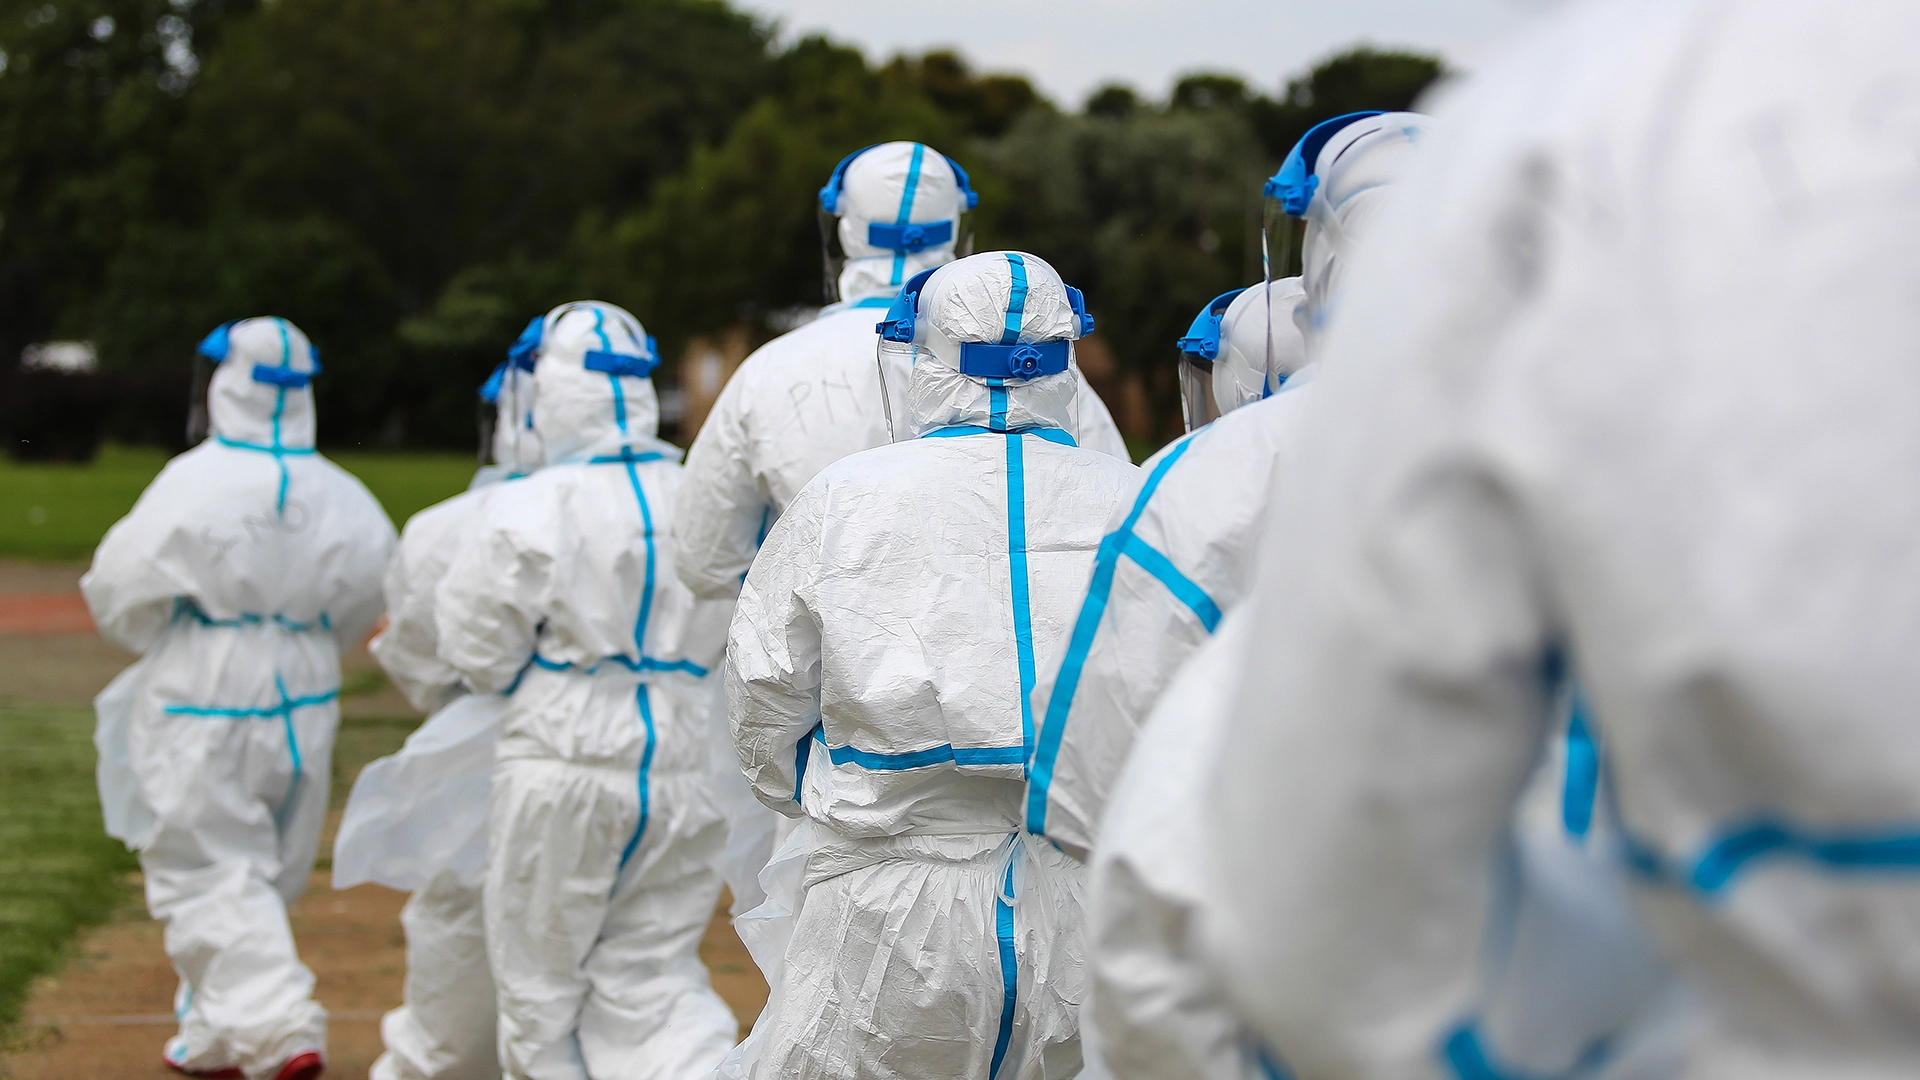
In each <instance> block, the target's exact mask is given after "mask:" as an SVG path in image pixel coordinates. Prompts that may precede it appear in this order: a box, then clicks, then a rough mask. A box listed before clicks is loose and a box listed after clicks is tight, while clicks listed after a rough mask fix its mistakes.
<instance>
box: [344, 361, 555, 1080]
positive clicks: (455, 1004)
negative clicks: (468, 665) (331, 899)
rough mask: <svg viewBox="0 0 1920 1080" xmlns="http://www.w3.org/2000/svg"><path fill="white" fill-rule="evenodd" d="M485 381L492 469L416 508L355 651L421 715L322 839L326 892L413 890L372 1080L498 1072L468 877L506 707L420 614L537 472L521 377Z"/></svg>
mask: <svg viewBox="0 0 1920 1080" xmlns="http://www.w3.org/2000/svg"><path fill="white" fill-rule="evenodd" d="M499 379H500V381H499V386H498V388H497V397H496V398H495V405H496V406H497V409H498V420H497V422H496V423H495V425H494V429H493V463H492V464H490V465H487V466H485V467H483V468H482V469H481V470H480V471H479V472H478V473H476V475H475V477H474V486H473V487H472V488H471V489H470V490H468V491H466V492H463V493H461V494H459V495H456V496H454V497H453V498H451V499H448V500H446V501H445V502H441V503H439V504H436V505H434V506H430V507H428V508H427V509H425V510H422V511H420V512H419V513H417V514H415V515H414V516H413V517H412V518H411V519H409V520H408V522H407V525H406V528H405V529H403V530H401V534H400V545H399V548H398V549H397V550H396V551H395V552H394V557H393V561H392V563H390V564H389V565H388V567H387V575H386V587H385V591H386V598H387V625H386V627H385V629H383V630H382V631H381V632H380V633H379V634H378V635H377V636H375V637H374V639H373V641H372V642H371V643H370V644H369V646H368V647H369V648H370V649H371V650H372V652H373V655H374V656H375V658H376V659H378V660H379V661H380V664H381V666H382V667H383V668H385V669H386V671H387V674H388V675H389V676H390V677H391V678H392V679H393V682H394V685H396V686H398V687H399V688H400V689H401V690H402V691H404V692H405V693H406V695H407V697H408V699H409V700H411V701H412V702H413V704H414V705H415V706H416V707H418V708H421V709H428V710H432V715H431V716H429V717H428V718H427V721H426V722H425V723H424V724H422V725H420V727H419V728H418V729H417V730H416V731H414V733H413V734H412V735H410V736H408V738H407V742H406V745H405V746H404V747H402V748H401V750H400V752H399V753H397V754H392V755H389V756H387V757H384V758H381V759H379V760H378V761H374V762H372V763H370V764H368V765H367V766H366V767H365V768H364V769H362V770H361V771H360V775H359V777H358V778H356V779H355V781H354V785H353V792H352V794H351V795H350V796H349V797H348V799H347V807H346V811H345V813H344V814H343V815H342V816H341V819H340V827H339V830H338V832H337V833H336V834H335V838H334V846H333V885H334V888H336V889H344V888H350V887H352V886H354V885H357V884H360V883H362V882H367V881H374V882H378V883H380V884H382V885H385V886H387V887H388V888H391V889H399V890H402V891H406V892H411V893H413V896H412V897H411V898H409V899H408V901H407V906H406V908H405V909H404V910H403V911H402V912H401V913H400V922H401V925H402V927H403V928H404V929H405V931H406V937H407V981H406V985H405V1000H404V1001H403V1003H402V1004H401V1005H400V1007H399V1008H397V1009H393V1010H391V1011H390V1012H388V1013H387V1015H386V1016H385V1017H384V1018H383V1019H382V1020H381V1024H380V1034H381V1040H382V1042H383V1043H384V1044H385V1047H386V1050H385V1053H383V1054H382V1055H381V1056H380V1058H379V1059H378V1060H376V1061H375V1062H374V1063H373V1069H372V1072H371V1074H370V1075H371V1077H372V1080H468V1078H473V1080H484V1078H487V1077H494V1076H498V1075H500V1067H499V1052H498V1049H497V1047H496V1026H495V1015H496V1011H497V1010H496V1006H495V1003H494V994H493V972H492V969H491V968H490V967H489V965H488V962H487V942H486V934H485V929H486V927H485V921H484V919H483V917H482V915H481V888H480V884H481V881H480V879H481V874H482V872H483V869H484V866H485V862H486V854H487V829H486V825H487V791H488V778H489V776H490V775H491V773H492V771H493V759H494V744H495V742H496V741H497V740H498V738H499V734H500V724H501V721H502V719H503V718H504V717H505V715H506V709H507V702H506V699H505V698H503V697H501V696H499V695H497V694H467V693H466V692H465V689H464V687H463V686H462V685H461V684H460V676H459V673H458V672H456V671H455V670H454V669H453V667H452V666H451V665H449V664H447V663H446V662H445V661H443V660H441V659H440V658H439V655H438V650H439V643H440V635H439V629H438V625H437V623H436V621H435V618H434V609H433V600H434V595H435V590H436V589H437V587H438V586H439V584H440V580H441V578H442V577H444V576H445V575H446V571H447V567H448V566H449V565H450V564H451V562H452V560H453V557H454V555H455V554H456V553H457V552H458V551H459V547H460V544H461V543H462V542H463V541H464V540H465V539H466V538H467V537H468V536H469V535H471V533H472V532H473V531H474V529H475V528H476V527H477V525H478V524H479V520H480V517H481V513H482V509H483V507H484V506H485V500H486V499H487V497H488V496H489V495H490V494H491V492H492V491H494V490H496V485H497V484H498V483H499V482H501V481H502V480H505V479H507V478H509V477H519V476H524V475H526V474H527V473H530V472H532V471H533V470H534V469H537V468H539V467H540V463H541V460H542V450H541V445H540V441H539V437H538V434H537V433H536V432H535V431H534V430H533V427H532V419H533V416H532V407H533V374H532V372H530V371H526V370H524V369H522V368H519V367H517V366H513V365H511V364H509V365H506V366H504V367H503V368H502V370H501V372H500V376H499ZM443 702H444V704H441V703H443ZM436 706H438V707H437V708H436Z"/></svg>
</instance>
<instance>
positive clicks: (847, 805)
mask: <svg viewBox="0 0 1920 1080" xmlns="http://www.w3.org/2000/svg"><path fill="white" fill-rule="evenodd" d="M919 319H920V322H921V323H923V324H927V325H929V326H930V327H931V328H932V332H933V333H937V334H938V335H941V336H942V337H943V339H944V340H945V341H946V342H947V345H946V346H945V347H944V348H941V347H937V346H919V347H916V351H917V353H918V356H917V360H916V361H915V362H914V364H913V370H912V376H911V383H910V385H909V387H908V393H907V401H908V404H907V409H906V412H905V414H904V415H903V416H901V417H900V419H902V420H903V421H905V422H906V424H907V425H910V426H909V427H908V428H907V430H906V431H905V432H903V434H912V435H917V436H922V437H918V438H913V439H911V440H910V441H908V442H904V443H901V444H899V445H893V446H884V447H880V448H878V449H874V450H869V451H866V452H864V453H860V454H856V455H854V456H852V457H849V458H846V459H844V460H842V461H840V462H838V463H836V464H834V465H832V466H829V467H828V468H827V469H825V470H824V471H822V472H821V473H820V475H819V476H817V477H815V478H814V480H813V481H812V482H811V483H809V484H808V485H807V487H806V488H805V489H804V490H803V491H802V492H801V493H800V495H799V497H798V498H796V499H795V500H794V502H793V503H792V504H791V505H790V506H789V507H788V508H787V513H786V514H785V515H783V516H782V517H781V519H780V521H779V523H778V524H777V525H775V526H774V529H773V531H772V532H771V533H770V534H769V535H768V537H767V542H766V545H765V547H764V548H763V552H762V555H761V557H760V558H759V559H757V560H755V562H754V565H753V569H752V570H751V571H750V572H749V574H748V576H747V581H746V585H745V587H744V589H743V590H742V592H741V598H740V603H739V606H738V608H737V610H736V612H735V616H734V622H733V629H732V633H731V635H730V639H729V653H728V655H729V660H728V674H727V697H728V706H729V714H730V721H731V723H732V726H733V731H734V738H735V742H736V745H737V749H738V753H739V757H740V762H741V765H742V767H743V769H744V770H745V772H746V774H747V777H748V779H749V780H750V781H751V782H752V784H753V786H754V791H755V793H756V794H757V795H758V796H759V797H760V798H761V799H762V800H763V801H764V802H766V803H767V805H769V806H772V807H774V808H776V809H779V810H781V811H782V812H784V813H787V814H789V815H798V814H801V813H804V814H805V815H806V816H807V818H808V819H809V823H810V824H809V825H808V826H807V827H806V829H807V832H806V842H807V843H808V845H809V850H808V855H807V858H806V868H805V875H804V882H803V886H804V898H803V899H801V898H795V899H794V902H793V904H794V906H793V907H792V910H795V911H797V918H796V920H795V924H794V929H793V935H792V940H791V944H790V945H789V947H788V950H787V953H786V962H785V965H784V968H783V973H782V977H781V979H780V980H779V982H778V983H777V985H776V986H775V988H774V995H773V999H772V1000H771V1001H770V1002H769V1005H768V1010H767V1013H766V1014H765V1015H764V1016H763V1018H762V1022H761V1025H760V1026H759V1027H757V1028H756V1038H760V1037H764V1038H765V1045H764V1047H763V1048H762V1050H761V1055H760V1059H759V1065H758V1068H757V1069H756V1070H755V1072H754V1073H753V1075H755V1076H758V1077H768V1078H771V1077H836V1078H860V1077H872V1078H893V1077H900V1078H905V1077H925V1076H943V1077H974V1078H978V1080H986V1078H987V1077H989V1076H990V1075H997V1076H1003V1077H1013V1076H1023V1077H1058V1076H1071V1075H1074V1074H1075V1073H1077V1071H1078V1069H1079V1066H1080V1061H1079V1047H1078V1036H1077V1015H1076V1014H1077V1011H1078V1004H1079V998H1080V992H1079V987H1080V982H1081V974H1080V970H1079V968H1080V948H1079V925H1078V924H1079V910H1078V909H1079V900H1078V897H1079V881H1078V878H1077V875H1076V873H1075V871H1074V870H1073V868H1072V866H1071V864H1070V861H1069V860H1066V859H1065V858H1064V857H1063V856H1061V855H1059V854H1058V853H1057V852H1055V851H1054V849H1053V848H1052V847H1051V846H1050V845H1046V844H1029V843H1024V842H1022V841H1021V840H1020V839H1019V825H1020V802H1021V793H1022V778H1023V774H1024V765H1025V761H1026V758H1027V755H1028V753H1029V750H1030V747H1031V743H1032V735H1033V723H1032V717H1031V716H1030V715H1028V714H1027V708H1026V704H1025V699H1026V696H1027V695H1028V694H1029V693H1030V692H1031V690H1032V685H1033V680H1034V678H1035V675H1034V673H1035V672H1036V671H1037V670H1039V669H1040V668H1041V667H1043V666H1045V665H1048V664H1050V663H1051V662H1052V657H1051V655H1050V653H1051V643H1053V642H1055V641H1058V640H1060V639H1061V637H1062V636H1063V634H1064V632H1065V630H1066V627H1067V623H1068V620H1069V619H1070V618H1071V616H1072V612H1073V610H1074V608H1075V605H1076V601H1077V599H1078V596H1077V593H1078V584H1079V582H1080V581H1081V580H1083V578H1084V575H1085V572H1086V567H1087V565H1088V564H1089V563H1090V561H1091V560H1092V557H1093V551H1094V548H1095V546H1096V545H1097V543H1098V540H1099V533H1100V530H1101V527H1102V525H1103V524H1104V522H1105V521H1106V519H1107V517H1108V515H1109V514H1110V513H1111V512H1112V510H1113V508H1114V506H1115V505H1117V503H1118V501H1119V499H1120V493H1121V491H1122V489H1123V488H1124V487H1126V486H1127V485H1128V483H1129V481H1130V478H1131V477H1132V475H1133V473H1134V469H1133V468H1132V466H1130V465H1127V464H1124V463H1122V462H1119V461H1116V460H1115V459H1113V458H1112V457H1109V456H1107V455H1104V454H1100V453H1097V452H1093V451H1089V450H1085V449H1081V448H1079V447H1076V446H1074V445H1072V440H1071V439H1070V437H1068V436H1067V435H1066V434H1065V428H1066V426H1067V424H1068V423H1069V422H1070V420H1071V417H1072V412H1071V409H1072V402H1073V399H1074V395H1075V392H1076V386H1077V381H1076V380H1075V379H1073V378H1072V377H1071V374H1070V373H1069V372H1062V373H1061V374H1057V375H1045V376H1041V377H1039V378H1034V379H1030V380H1025V381H1019V380H1005V381H1004V382H1002V381H1000V380H982V379H976V378H969V377H966V376H962V375H960V374H959V372H958V370H957V369H956V367H955V366H954V364H955V361H954V359H953V357H952V350H953V348H955V346H953V345H952V342H953V341H955V340H971V341H980V340H988V341H999V340H1002V334H1003V328H1004V333H1005V334H1006V335H1007V336H1008V337H1009V338H1011V339H1014V340H1018V341H1025V342H1032V341H1043V342H1045V341H1056V340H1061V339H1066V338H1070V337H1077V336H1078V335H1079V333H1080V330H1079V329H1078V326H1077V321H1078V317H1077V316H1076V315H1075V314H1074V312H1073V311H1072V310H1071V308H1070V305H1069V302H1068V299H1067V294H1066V291H1065V288H1064V286H1063V285H1062V284H1061V283H1060V282H1059V279H1058V276H1057V275H1055V274H1054V273H1053V271H1052V268H1051V267H1048V266H1046V265H1045V264H1044V263H1042V262H1041V261H1040V260H1038V259H1035V258H1033V257H1032V256H1019V255H1015V254H1012V253H1007V254H999V253H996V254H990V255H978V256H973V257H971V258H968V259H964V260H961V261H959V262H957V263H954V264H952V265H950V266H948V267H945V268H943V269H941V270H939V271H938V272H936V273H935V274H934V275H933V276H932V278H931V279H930V280H928V281H927V283H926V287H925V292H924V299H923V301H922V303H921V313H920V316H919ZM988 323H991V325H988ZM990 384H991V385H990ZM762 1029H764V1031H763V1030H762Z"/></svg>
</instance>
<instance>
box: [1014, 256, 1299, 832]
mask: <svg viewBox="0 0 1920 1080" xmlns="http://www.w3.org/2000/svg"><path fill="white" fill-rule="evenodd" d="M1263 289H1270V290H1271V304H1272V311H1273V320H1274V321H1273V324H1272V328H1271V333H1272V337H1273V343H1274V348H1273V363H1274V366H1275V374H1276V375H1278V376H1279V377H1280V378H1281V379H1282V380H1284V381H1282V383H1281V390H1280V393H1279V394H1277V395H1275V396H1273V397H1270V398H1267V399H1266V400H1264V401H1262V400H1260V398H1259V397H1258V396H1257V395H1258V392H1259V391H1258V389H1257V388H1258V387H1259V386H1260V384H1261V383H1262V382H1263V381H1265V375H1264V374H1263V371H1264V368H1265V366H1266V364H1267V362H1268V360H1267V356H1268V350H1267V346H1266V340H1267V336H1268V332H1269V330H1268V322H1267V311H1268V303H1269V299H1268V298H1267V297H1266V296H1263V295H1262V290H1263ZM1301 296H1302V292H1301V289H1300V282H1299V280H1298V279H1296V278H1287V279H1284V280H1281V281H1276V282H1274V283H1273V284H1272V285H1271V286H1265V285H1261V286H1255V287H1253V288H1251V289H1248V290H1246V291H1245V292H1242V293H1241V294H1240V295H1239V296H1237V297H1235V298H1234V300H1233V302H1232V304H1231V305H1230V306H1228V308H1227V310H1226V314H1225V316H1224V317H1223V318H1222V319H1221V336H1220V356H1219V359H1218V360H1217V361H1216V362H1215V365H1214V383H1215V386H1216V387H1220V386H1223V385H1224V386H1226V387H1231V386H1236V385H1251V386H1252V387H1254V388H1255V389H1254V391H1253V395H1252V396H1251V401H1249V400H1247V399H1245V398H1241V397H1238V396H1237V395H1235V396H1229V397H1228V401H1227V402H1226V403H1225V404H1226V405H1227V406H1228V407H1229V408H1232V409H1233V411H1231V412H1229V413H1228V414H1227V415H1225V416H1223V417H1221V418H1220V419H1218V420H1215V421H1214V422H1213V423H1211V424H1208V425H1207V426H1206V427H1204V428H1201V429H1200V430H1198V431H1196V432H1193V433H1192V434H1190V435H1187V436H1185V437H1183V438H1181V439H1178V440H1176V441H1175V442H1173V443H1171V444H1169V445H1168V446H1166V447H1165V448H1163V449H1162V450H1160V451H1159V452H1158V453H1156V454H1155V455H1154V456H1153V457H1152V458H1149V459H1148V460H1147V462H1146V463H1145V464H1144V465H1142V466H1141V468H1140V476H1139V482H1138V483H1137V484H1136V485H1135V488H1134V490H1132V491H1130V492H1128V493H1127V495H1128V497H1127V500H1126V502H1124V503H1123V504H1122V505H1121V507H1120V508H1119V509H1118V510H1117V511H1116V512H1115V513H1114V515H1113V518H1112V520H1110V521H1109V522H1107V535H1106V536H1105V537H1104V538H1103V539H1102V541H1101V547H1100V552H1099V555H1098V556H1097V557H1096V558H1095V560H1094V565H1093V575H1092V578H1091V581H1090V583H1089V584H1088V585H1087V587H1086V588H1087V591H1086V592H1085V593H1084V594H1083V599H1082V600H1081V603H1080V609H1079V613H1078V615H1077V617H1076V618H1075V620H1074V623H1073V628H1072V630H1071V632H1070V634H1069V637H1068V640H1067V642H1066V648H1065V649H1064V650H1063V651H1062V652H1061V654H1060V663H1059V666H1058V667H1056V668H1053V669H1052V670H1050V671H1045V672H1043V675H1042V678H1041V679H1040V681H1039V683H1038V685H1037V687H1036V689H1035V693H1034V700H1033V709H1034V714H1035V717H1036V719H1038V720H1039V721H1040V731H1039V740H1038V742H1037V743H1036V746H1035V750H1034V759H1033V768H1032V775H1031V776H1030V777H1029V780H1028V787H1027V809H1026V817H1027V828H1028V829H1029V830H1031V831H1032V832H1035V833H1039V834H1041V835H1044V836H1046V837H1047V838H1048V839H1049V840H1052V841H1054V842H1055V843H1058V844H1060V845H1061V846H1062V847H1064V848H1066V849H1067V850H1068V851H1069V852H1071V853H1072V854H1074V855H1075V856H1077V857H1079V858H1082V859H1084V858H1086V857H1087V855H1088V853H1089V852H1091V851H1092V849H1093V845H1094V838H1095V835H1096V833H1097V832H1098V827H1099V822H1100V815H1101V814H1102V813H1103V812H1104V810H1105V807H1106V801H1107V795H1108V793H1109V792H1110V791H1111V789H1112V787H1113V780H1114V777H1116V776H1118V775H1119V773H1120V768H1121V766H1122V765H1124V764H1125V763H1126V759H1127V754H1128V752H1129V751H1130V750H1131V749H1132V747H1133V737H1134V733H1135V732H1137V731H1138V730H1139V728H1140V725H1141V724H1143V723H1145V722H1146V719H1147V713H1148V712H1149V711H1150V710H1151V709H1152V708H1153V704H1154V702H1155V701H1157V700H1159V697H1160V693H1161V691H1163V690H1164V689H1165V688H1166V685H1167V683H1168V682H1169V681H1170V680H1171V679H1172V678H1173V675H1174V672H1176V671H1178V670H1179V669H1180V665H1181V664H1183V663H1185V662H1186V659H1187V657H1188V656H1190V655H1191V654H1192V653H1193V650H1194V649H1196V648H1199V647H1200V645H1201V644H1202V643H1203V642H1205V641H1206V640H1207V638H1208V636H1209V635H1211V634H1212V633H1213V631H1214V628H1215V626H1216V625H1218V623H1219V621H1220V617H1221V615H1222V614H1223V613H1224V612H1225V611H1227V610H1228V609H1229V608H1231V607H1233V606H1234V605H1235V604H1237V603H1239V602H1240V599H1241V597H1243V596H1245V595H1246V593H1247V591H1248V590H1249V589H1251V588H1252V586H1253V562H1254V552H1255V550H1256V542H1257V540H1258V537H1259V533H1260V527H1261V525H1262V524H1263V523H1264V520H1265V517H1266V494H1267V491H1268V489H1269V488H1270V487H1271V486H1272V483H1273V479H1274V474H1275V472H1276V471H1277V470H1279V469H1280V468H1281V465H1280V462H1281V458H1282V456H1283V447H1284V444H1285V441H1286V437H1287V436H1286V433H1287V432H1288V431H1289V430H1290V428H1291V427H1292V426H1293V424H1294V418H1295V417H1296V416H1297V415H1298V413H1299V411H1300V409H1301V408H1303V407H1304V406H1305V404H1306V402H1307V401H1309V400H1310V399H1311V398H1312V396H1313V395H1312V393H1311V391H1310V389H1309V388H1308V387H1307V386H1306V385H1304V384H1305V383H1306V381H1307V380H1306V376H1304V375H1302V376H1300V377H1299V379H1298V380H1297V381H1296V380H1295V379H1293V378H1292V377H1293V375H1294V373H1295V372H1297V371H1299V370H1300V368H1301V365H1302V364H1303V363H1304V362H1305V354H1304V350H1303V348H1302V346H1301V341H1300V331H1299V330H1298V329H1297V328H1296V327H1295V326H1294V322H1293V309H1294V306H1295V305H1296V304H1298V303H1299V302H1300V301H1301ZM1240 406H1244V407H1240Z"/></svg>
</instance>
